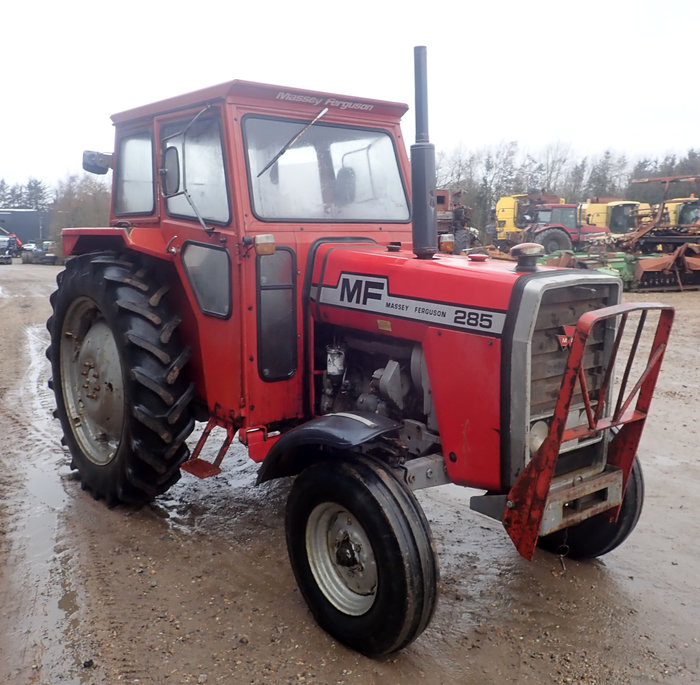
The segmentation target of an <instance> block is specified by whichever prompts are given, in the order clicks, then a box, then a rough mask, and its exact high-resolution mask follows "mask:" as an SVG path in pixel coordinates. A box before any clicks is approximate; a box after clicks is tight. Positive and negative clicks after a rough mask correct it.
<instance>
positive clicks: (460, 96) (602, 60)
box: [0, 0, 700, 185]
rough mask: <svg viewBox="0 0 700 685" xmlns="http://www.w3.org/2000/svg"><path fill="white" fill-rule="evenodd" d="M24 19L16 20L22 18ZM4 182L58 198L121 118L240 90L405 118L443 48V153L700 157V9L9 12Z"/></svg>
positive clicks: (496, 4) (347, 0) (118, 5)
mask: <svg viewBox="0 0 700 685" xmlns="http://www.w3.org/2000/svg"><path fill="white" fill-rule="evenodd" d="M10 3H11V5H12V7H11V8H8V4H10ZM1 16H2V22H1V23H0V27H1V28H0V56H2V58H3V59H2V62H1V64H2V68H1V71H0V74H1V76H0V83H1V89H0V178H4V179H5V180H6V181H7V182H8V183H24V182H26V180H27V179H28V178H29V177H34V178H39V179H40V180H43V181H45V182H47V183H48V184H49V185H53V184H54V183H55V182H56V181H57V180H59V179H61V178H64V177H65V176H66V175H67V174H69V173H78V172H80V165H81V155H82V151H83V149H93V150H101V151H110V150H111V149H112V145H113V139H112V136H113V129H112V126H111V121H110V119H109V117H110V115H111V114H113V113H114V112H119V111H122V110H125V109H129V108H131V107H135V106H137V105H141V104H146V103H148V102H153V101H155V100H159V99H162V98H165V97H169V96H172V95H179V94H181V93H185V92H188V91H191V90H196V89H198V88H203V87H205V86H209V85H214V84H217V83H222V82H224V81H229V80H232V79H236V78H240V79H244V80H251V81H262V82H266V83H273V84H276V85H285V86H296V87H301V88H308V89H312V90H323V91H330V92H333V93H339V94H343V95H356V96H366V97H371V98H379V99H387V100H395V101H399V102H406V103H408V104H409V105H410V106H411V111H410V112H409V113H408V114H407V115H406V116H405V118H404V124H403V125H404V133H405V137H406V140H407V141H408V142H409V143H410V142H412V140H413V136H414V113H413V46H414V45H426V46H427V49H428V53H427V54H428V79H429V80H428V92H429V98H430V109H429V112H430V114H429V118H430V138H431V141H432V142H433V143H434V144H435V145H436V147H437V149H438V151H444V152H448V153H449V152H451V151H453V150H455V149H456V148H458V147H460V146H462V147H463V148H464V149H466V150H475V149H481V148H484V147H487V146H496V145H498V144H499V143H501V142H504V141H510V140H516V141H518V143H519V145H520V148H521V150H527V151H532V152H535V153H536V152H537V151H539V150H541V149H542V148H544V147H545V146H546V145H547V144H549V143H554V142H559V143H563V144H565V145H570V146H571V150H572V152H573V153H574V154H576V155H589V156H596V155H599V154H601V153H602V152H603V151H604V150H605V149H607V148H610V149H612V150H613V151H615V152H617V153H626V154H627V155H628V156H629V157H630V158H631V159H637V158H640V157H644V156H662V155H664V154H665V153H667V152H676V153H681V154H682V153H685V152H686V151H687V149H688V148H690V147H695V148H696V149H698V148H700V126H699V125H698V124H699V122H698V119H699V118H700V117H699V115H700V86H699V84H698V53H697V49H698V45H699V42H698V32H699V30H700V0H607V1H602V0H531V1H530V2H522V1H516V0H500V1H499V0H484V2H478V3H477V2H473V1H472V2H469V0H438V1H437V2H427V3H416V2H408V1H406V2H403V3H399V2H391V3H389V2H381V0H379V1H378V0H374V1H368V0H344V1H343V2H338V1H337V0H336V1H335V2H334V1H333V0H326V1H325V2H319V1H317V0H304V1H301V2H292V1H291V0H288V1H287V2H279V1H278V0H257V1H255V0H248V1H246V0H229V2H226V1H225V0H224V1H222V0H186V1H183V0H169V1H168V2H162V1H161V0H138V1H136V0H120V1H119V2H115V3H107V2H100V1H99V0H89V1H88V0H64V1H63V2H61V0H38V1H34V2H33V1H32V0H6V2H5V3H4V7H3V10H2V14H1Z"/></svg>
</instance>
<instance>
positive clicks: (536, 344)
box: [530, 286, 611, 418]
mask: <svg viewBox="0 0 700 685" xmlns="http://www.w3.org/2000/svg"><path fill="white" fill-rule="evenodd" d="M610 303H611V300H610V286H599V287H597V288H591V287H584V286H576V287H573V288H557V289H551V290H548V291H546V292H545V293H544V295H543V297H542V301H541V304H540V308H539V312H538V313H537V320H536V322H535V329H534V331H533V333H532V345H531V357H530V360H531V361H530V418H535V417H540V416H548V415H551V414H552V412H553V411H554V406H555V405H556V402H557V397H558V396H559V388H560V385H561V379H562V376H563V374H564V369H565V368H566V361H567V357H568V349H566V348H562V345H561V343H560V342H559V337H558V336H561V335H564V334H565V332H566V328H565V327H574V326H575V325H576V322H577V321H578V319H579V317H580V316H581V315H582V314H585V313H586V312H589V311H591V310H593V309H600V308H601V307H606V306H607V305H608V304H610ZM604 346H605V330H604V328H603V327H602V326H600V327H596V329H595V330H594V331H593V335H592V336H591V337H589V342H588V346H587V351H586V355H585V357H584V364H583V366H584V370H585V376H586V382H587V384H588V389H589V393H590V394H591V399H593V400H597V399H598V391H599V389H600V385H601V383H602V381H603V374H604V372H605V354H604V353H605V349H604ZM580 402H581V393H580V389H579V390H578V391H577V394H575V395H574V397H573V404H574V405H576V404H578V403H580Z"/></svg>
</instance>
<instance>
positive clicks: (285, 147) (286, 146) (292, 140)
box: [256, 107, 328, 178]
mask: <svg viewBox="0 0 700 685" xmlns="http://www.w3.org/2000/svg"><path fill="white" fill-rule="evenodd" d="M327 111H328V107H324V108H323V109H322V110H321V111H320V112H319V113H318V114H317V115H316V116H315V117H314V120H313V121H310V122H309V123H308V124H306V126H304V128H302V129H301V131H299V133H297V134H295V135H294V136H293V137H292V138H290V139H289V140H288V141H287V142H286V143H285V144H284V145H283V146H282V147H281V148H280V151H279V152H278V153H277V154H276V155H275V156H274V157H273V158H272V159H271V160H270V161H269V162H268V163H267V164H266V165H265V168H264V169H263V170H262V171H261V172H260V173H259V174H258V175H257V177H256V178H260V177H261V176H262V175H263V174H264V173H265V172H266V171H267V170H268V169H269V168H270V167H271V166H272V165H273V164H274V163H275V162H276V161H277V160H278V159H279V158H280V157H281V156H282V155H283V154H284V153H285V152H287V150H289V148H290V147H292V145H294V143H296V142H297V140H299V138H301V137H302V136H303V135H304V134H305V133H306V132H307V131H308V130H309V129H310V128H311V127H312V126H313V125H314V124H315V123H316V122H317V121H318V120H319V119H320V118H321V117H322V116H323V115H324V114H325V113H326V112H327Z"/></svg>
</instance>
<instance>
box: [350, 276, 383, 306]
mask: <svg viewBox="0 0 700 685" xmlns="http://www.w3.org/2000/svg"><path fill="white" fill-rule="evenodd" d="M385 291H386V281H378V280H375V279H372V278H366V277H363V276H343V277H342V278H341V279H340V301H341V302H352V303H353V304H361V305H363V306H367V303H368V302H369V301H370V300H382V299H383V298H384V293H385Z"/></svg>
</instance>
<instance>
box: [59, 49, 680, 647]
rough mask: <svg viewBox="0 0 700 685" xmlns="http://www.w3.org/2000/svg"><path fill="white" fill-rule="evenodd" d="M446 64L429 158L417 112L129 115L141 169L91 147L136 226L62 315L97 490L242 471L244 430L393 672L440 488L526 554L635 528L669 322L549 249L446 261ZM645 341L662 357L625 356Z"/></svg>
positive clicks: (425, 572) (66, 281)
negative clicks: (406, 142)
mask: <svg viewBox="0 0 700 685" xmlns="http://www.w3.org/2000/svg"><path fill="white" fill-rule="evenodd" d="M425 73H426V65H425V50H424V48H417V49H416V90H417V96H416V100H417V106H416V131H417V133H416V144H415V145H413V146H412V149H411V161H412V166H411V167H410V168H409V164H408V156H407V154H406V150H405V149H404V148H403V147H402V146H401V144H400V141H401V140H402V137H401V134H400V127H399V122H400V118H401V116H402V115H403V114H404V113H405V111H406V109H407V108H406V106H405V105H402V104H397V103H392V102H385V101H377V100H366V99H360V98H355V97H347V96H340V95H335V94H328V93H318V92H313V91H304V90H299V89H295V88H282V87H278V86H267V85H263V84H256V83H250V82H245V81H233V82H231V83H226V84H222V85H220V86H215V87H212V88H208V89H205V90H202V91H198V92H195V93H191V94H189V95H183V96H180V97H176V98H172V99H169V100H166V101H163V102H160V103H156V104H153V105H147V106H145V107H140V108H137V109H134V110H131V111H128V112H123V113H121V114H117V115H115V116H114V117H113V121H114V123H115V127H116V140H115V146H116V151H117V154H116V155H115V156H112V155H111V154H98V153H86V154H85V155H84V166H85V168H86V169H88V170H90V171H95V172H106V171H107V169H108V167H109V166H110V165H112V164H114V166H115V168H114V174H113V179H114V180H113V183H114V185H113V200H112V214H111V221H110V223H111V225H110V226H108V227H99V228H92V229H85V228H73V229H64V231H63V246H64V254H66V255H71V256H72V257H71V258H70V259H69V260H68V261H67V263H66V270H65V271H64V272H63V273H62V274H61V275H60V276H59V278H58V289H57V291H56V292H55V293H54V294H53V296H52V298H51V303H52V307H53V315H52V317H51V318H50V319H49V321H48V322H47V327H48V329H49V331H50V335H51V347H50V349H49V351H48V357H49V359H50V361H51V365H52V376H53V380H52V387H53V388H54V390H55V394H56V401H57V416H58V418H59V419H60V421H61V425H62V429H63V433H64V439H65V442H66V444H67V446H68V448H69V450H70V452H71V456H72V466H73V467H74V468H76V469H77V470H78V474H79V477H80V479H81V481H82V485H83V486H84V487H85V488H86V489H88V490H90V491H91V492H92V494H93V495H94V496H95V497H96V498H104V499H105V500H106V501H107V503H108V504H110V505H113V504H118V503H119V502H132V503H140V502H145V501H148V500H150V499H152V498H154V497H156V496H157V495H158V494H160V493H163V492H165V491H166V490H167V489H168V488H169V487H170V486H171V485H172V484H173V483H174V482H175V481H176V480H177V479H178V478H179V476H180V469H181V468H182V469H184V470H186V471H189V472H191V473H194V474H196V475H199V476H207V475H212V474H215V473H218V472H219V470H220V465H221V461H222V459H223V456H224V454H225V452H226V450H227V448H228V446H229V444H230V442H231V440H232V439H233V438H234V436H235V434H236V433H237V434H238V438H239V440H241V442H243V443H244V444H245V445H247V447H248V451H249V455H250V457H251V458H252V459H253V460H255V461H256V462H260V463H261V468H260V472H259V481H260V482H265V481H267V480H270V479H273V478H279V477H284V476H296V478H295V481H294V484H293V486H292V490H291V493H290V495H289V500H288V503H287V513H286V532H287V545H288V552H289V556H290V560H291V565H292V568H293V570H294V574H295V577H296V579H297V582H298V584H299V587H300V589H301V592H302V595H303V596H304V598H305V599H306V601H307V603H308V605H309V607H310V609H311V611H312V613H313V614H314V616H315V617H316V620H317V621H318V623H319V624H320V625H321V626H322V627H324V628H325V629H326V630H328V631H329V632H330V633H331V634H332V635H333V636H334V637H335V638H337V639H338V640H340V641H342V642H343V643H345V644H347V645H349V646H351V647H353V648H355V649H357V650H360V651H362V652H363V653H365V654H368V655H371V656H376V655H381V654H387V653H390V652H393V651H396V650H398V649H401V648H402V647H404V646H405V645H407V644H408V643H409V642H411V641H412V640H413V639H415V638H416V637H417V636H418V635H419V634H420V633H421V632H422V631H423V630H424V628H425V627H426V626H427V625H428V623H429V621H430V618H431V616H432V614H433V611H434V607H435V602H436V597H437V579H438V567H437V560H436V557H435V552H434V548H433V544H432V538H431V533H430V528H429V526H428V523H427V521H426V519H425V516H424V515H423V513H422V510H421V508H420V506H419V504H418V502H417V500H416V498H415V496H414V494H413V491H414V490H416V489H419V488H424V487H430V486H433V485H440V484H444V483H457V484H460V485H469V486H473V487H477V488H480V489H482V490H484V491H486V494H485V495H483V496H478V497H475V498H472V500H471V506H472V508H474V509H475V510H477V511H480V512H482V513H484V514H486V515H489V516H491V517H494V518H497V519H500V520H502V521H503V524H504V526H505V528H506V530H507V531H508V533H509V535H510V536H511V538H512V539H513V541H514V543H515V545H516V547H517V549H518V550H519V551H520V553H521V554H523V555H524V556H525V557H527V558H531V557H532V556H533V554H534V551H535V547H536V545H538V544H540V545H541V546H543V547H545V548H548V549H555V550H557V549H559V548H560V546H561V544H562V542H566V544H567V545H568V549H569V550H570V553H571V554H573V555H576V556H579V557H590V556H597V555H600V554H604V553H606V552H608V551H610V550H611V549H613V548H615V547H616V546H617V545H619V544H620V543H621V542H622V541H623V540H624V539H625V538H626V537H627V536H628V535H629V533H630V532H631V531H632V529H633V528H634V526H635V524H636V521H637V519H638V516H639V512H640V510H641V506H642V499H643V484H642V475H641V469H640V467H639V464H638V462H637V461H636V459H635V454H636V448H637V444H638V442H639V438H640V436H641V432H642V428H643V425H644V422H645V419H646V415H647V412H648V409H649V403H650V401H651V394H652V391H653V387H654V383H655V381H656V377H657V375H658V372H659V368H660V364H661V360H662V357H663V351H664V349H665V346H666V340H667V337H668V333H669V330H670V325H671V318H672V309H670V308H668V307H664V306H662V305H653V304H645V305H621V304H619V300H620V294H621V284H620V281H619V280H618V279H616V278H611V277H609V276H606V275H604V274H600V273H584V272H575V271H562V270H555V269H540V268H538V267H537V266H536V264H535V260H536V258H537V255H538V254H540V253H541V252H542V249H541V246H539V245H532V244H523V245H518V246H517V247H516V248H514V251H513V252H514V257H515V259H516V260H517V261H516V262H515V263H505V262H497V261H495V260H490V259H488V257H487V256H486V255H469V256H468V257H467V258H465V257H459V256H453V255H446V254H439V253H438V250H437V225H436V224H437V221H436V211H435V202H434V198H435V151H434V148H433V146H432V145H431V144H430V142H429V138H428V126H427V106H426V102H427V85H426V79H425ZM115 162H116V164H115ZM409 174H410V178H411V184H410V185H411V195H409V183H408V178H409ZM633 324H634V325H633ZM630 329H636V330H637V331H638V337H639V338H640V339H641V340H642V341H646V343H647V346H646V347H644V343H642V344H639V342H637V343H635V344H633V345H632V346H631V347H630V348H623V347H622V345H621V340H622V338H623V334H624V333H625V332H627V333H633V334H634V330H630ZM647 338H648V339H647ZM621 349H630V350H631V351H630V352H628V353H625V354H622V353H621V352H620V350H621ZM642 350H644V354H646V353H647V352H648V360H647V361H644V362H643V364H642V372H641V374H640V375H639V378H638V382H635V379H636V378H637V367H636V366H635V365H634V362H635V357H636V355H637V353H639V354H642ZM584 352H585V354H584ZM627 355H629V356H627ZM616 357H620V358H621V359H620V360H619V361H620V363H621V364H622V366H623V368H624V369H626V371H624V372H623V378H624V382H623V383H622V384H621V387H615V388H613V373H612V370H613V365H614V363H615V359H616ZM622 357H625V358H626V359H627V363H626V362H625V361H624V360H623V359H622ZM471 387H474V388H479V390H480V391H479V392H474V393H469V392H466V393H465V389H466V388H471ZM195 419H198V420H202V421H207V425H206V428H205V429H204V432H203V433H202V437H201V438H200V440H199V441H198V443H197V446H196V447H195V448H194V451H193V453H192V455H190V454H189V450H188V447H187V444H186V442H185V441H186V439H187V437H188V435H189V434H190V432H191V431H192V429H193V425H194V420H195ZM216 426H220V427H223V428H225V429H226V434H227V437H226V439H225V441H224V443H223V445H222V446H221V449H220V450H219V453H218V455H217V457H216V459H215V460H214V461H213V462H212V463H209V462H206V461H204V460H203V459H202V458H201V456H200V455H201V450H202V447H203V445H204V444H205V443H206V441H207V440H208V439H209V436H210V435H211V431H212V430H213V428H214V427H216ZM613 428H619V432H617V433H616V434H615V435H613V434H612V429H613Z"/></svg>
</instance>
